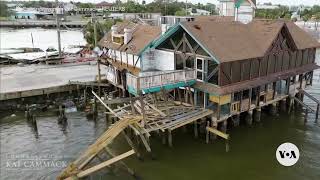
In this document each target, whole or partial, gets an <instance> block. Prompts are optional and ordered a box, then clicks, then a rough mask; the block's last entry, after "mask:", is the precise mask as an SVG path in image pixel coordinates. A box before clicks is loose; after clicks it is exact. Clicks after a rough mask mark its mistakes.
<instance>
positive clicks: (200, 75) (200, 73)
mask: <svg viewBox="0 0 320 180" xmlns="http://www.w3.org/2000/svg"><path fill="white" fill-rule="evenodd" d="M204 62H205V61H204V59H202V58H197V59H196V67H197V79H198V80H199V81H203V80H204Z"/></svg>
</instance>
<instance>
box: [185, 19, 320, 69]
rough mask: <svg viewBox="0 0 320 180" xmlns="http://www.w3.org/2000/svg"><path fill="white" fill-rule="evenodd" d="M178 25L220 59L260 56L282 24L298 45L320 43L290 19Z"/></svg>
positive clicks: (319, 44) (196, 22)
mask: <svg viewBox="0 0 320 180" xmlns="http://www.w3.org/2000/svg"><path fill="white" fill-rule="evenodd" d="M181 26H182V27H183V28H184V29H185V30H186V31H187V32H188V33H190V34H191V36H192V37H194V38H195V39H197V41H199V42H200V43H201V44H203V46H204V47H205V48H207V50H208V51H210V52H212V54H213V55H214V56H215V58H216V59H217V60H218V61H219V62H221V63H223V62H230V61H236V60H245V59H250V58H257V57H263V56H264V55H265V53H266V52H267V51H268V49H269V47H270V46H271V45H272V42H273V41H274V40H275V39H276V37H277V36H278V33H279V32H280V30H281V29H282V28H283V27H287V28H288V30H289V32H290V34H291V37H292V39H293V41H294V43H295V45H296V47H297V49H306V48H314V47H320V43H319V42H317V41H316V40H315V39H313V38H312V37H311V36H310V35H309V34H308V33H307V32H304V31H303V30H302V29H300V28H299V27H298V26H296V25H295V24H294V23H292V22H285V21H253V22H251V23H249V24H242V23H240V22H231V21H220V22H210V21H193V22H183V23H181Z"/></svg>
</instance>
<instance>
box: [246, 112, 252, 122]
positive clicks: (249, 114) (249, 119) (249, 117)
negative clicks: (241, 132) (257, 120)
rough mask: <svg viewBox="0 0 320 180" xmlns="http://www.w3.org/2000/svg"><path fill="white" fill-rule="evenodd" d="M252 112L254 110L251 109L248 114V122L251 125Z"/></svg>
mask: <svg viewBox="0 0 320 180" xmlns="http://www.w3.org/2000/svg"><path fill="white" fill-rule="evenodd" d="M252 114H253V111H252V110H249V111H248V114H247V116H246V123H247V125H249V126H251V125H252Z"/></svg>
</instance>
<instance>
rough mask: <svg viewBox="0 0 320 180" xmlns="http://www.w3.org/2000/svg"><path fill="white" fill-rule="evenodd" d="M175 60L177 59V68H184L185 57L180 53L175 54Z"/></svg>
mask: <svg viewBox="0 0 320 180" xmlns="http://www.w3.org/2000/svg"><path fill="white" fill-rule="evenodd" d="M175 57H176V58H175V60H176V70H182V69H184V67H183V59H182V58H181V56H180V55H177V54H176V55H175Z"/></svg>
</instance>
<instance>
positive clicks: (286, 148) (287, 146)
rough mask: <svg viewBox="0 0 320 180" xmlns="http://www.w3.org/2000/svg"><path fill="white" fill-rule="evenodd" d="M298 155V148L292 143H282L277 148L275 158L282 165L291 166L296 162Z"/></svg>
mask: <svg viewBox="0 0 320 180" xmlns="http://www.w3.org/2000/svg"><path fill="white" fill-rule="evenodd" d="M299 157H300V152H299V149H298V147H297V146H296V145H294V144H292V143H283V144H281V145H280V146H279V147H278V148H277V151H276V158H277V160H278V162H279V163H280V164H281V165H283V166H293V165H294V164H296V163H297V162H298V160H299Z"/></svg>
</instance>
